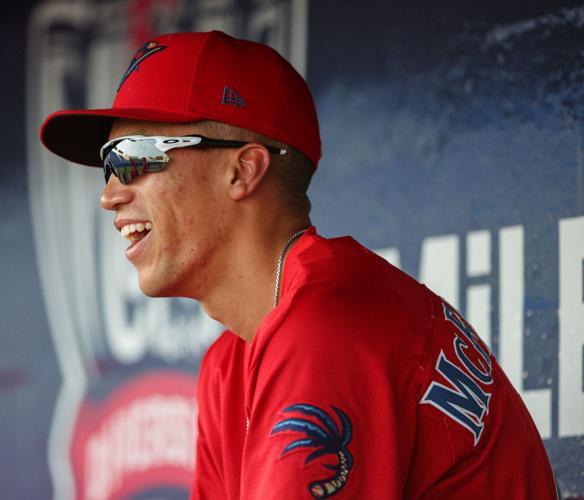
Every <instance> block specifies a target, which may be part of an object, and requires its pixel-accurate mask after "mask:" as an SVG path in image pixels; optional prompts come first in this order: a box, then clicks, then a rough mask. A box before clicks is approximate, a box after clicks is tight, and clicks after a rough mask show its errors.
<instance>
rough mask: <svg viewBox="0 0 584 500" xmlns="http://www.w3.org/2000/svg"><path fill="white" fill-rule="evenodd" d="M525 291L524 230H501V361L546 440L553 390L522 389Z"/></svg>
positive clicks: (549, 429)
mask: <svg viewBox="0 0 584 500" xmlns="http://www.w3.org/2000/svg"><path fill="white" fill-rule="evenodd" d="M524 288H525V272H524V237H523V227H521V226H511V227H504V228H502V229H501V230H500V231H499V362H500V364H501V366H502V367H503V370H504V371H505V373H506V374H507V377H509V380H510V381H511V383H512V384H513V386H514V387H515V389H516V390H517V392H519V394H521V397H522V398H523V401H524V402H525V405H526V406H527V408H528V409H529V412H530V413H531V416H532V418H533V420H534V421H535V424H536V425H537V428H538V429H539V432H540V434H541V436H542V438H544V439H546V438H549V437H550V436H551V389H536V390H531V391H526V390H524V389H523V378H524V377H523V372H524V362H523V361H524V349H523V339H524V329H523V319H524V297H525V292H524Z"/></svg>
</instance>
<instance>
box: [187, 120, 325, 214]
mask: <svg viewBox="0 0 584 500" xmlns="http://www.w3.org/2000/svg"><path fill="white" fill-rule="evenodd" d="M197 125H203V126H204V127H205V128H208V129H209V134H213V137H215V138H217V139H234V140H239V141H249V142H259V143H260V144H265V145H268V146H274V147H276V148H280V149H282V148H283V149H286V151H287V153H286V154H285V155H272V161H271V163H270V169H269V171H268V176H270V177H272V178H273V179H274V180H275V181H276V184H277V185H278V186H279V190H280V195H281V197H282V203H283V206H284V207H285V208H287V209H289V210H291V211H293V212H294V213H305V214H307V215H308V214H309V213H310V208H311V204H310V200H309V198H308V194H307V191H308V187H309V186H310V181H311V180H312V176H313V174H314V164H313V163H312V161H311V160H310V159H309V158H308V157H307V156H306V155H305V154H304V153H301V152H300V151H298V150H297V149H295V148H293V147H290V146H288V145H287V144H284V143H281V142H278V141H275V140H274V139H270V138H269V137H265V136H263V135H261V134H258V133H256V132H253V131H251V130H246V129H243V128H239V127H236V126H234V125H229V124H226V123H221V122H216V121H211V120H205V121H203V122H198V123H197Z"/></svg>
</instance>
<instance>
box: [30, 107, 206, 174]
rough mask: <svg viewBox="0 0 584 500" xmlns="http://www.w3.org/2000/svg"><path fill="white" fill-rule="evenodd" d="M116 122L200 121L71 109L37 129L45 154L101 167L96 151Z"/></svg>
mask: <svg viewBox="0 0 584 500" xmlns="http://www.w3.org/2000/svg"><path fill="white" fill-rule="evenodd" d="M116 118H125V119H128V120H139V121H149V122H172V123H186V122H196V121H200V120H203V119H204V117H203V116H201V115H198V114H195V113H190V114H188V115H186V114H183V113H169V112H160V111H158V110H151V109H143V108H110V109H71V110H63V111H57V112H55V113H52V114H51V115H49V116H48V117H47V119H46V120H45V122H44V123H43V125H42V127H41V133H40V137H41V142H42V143H43V144H44V145H45V146H46V147H47V149H49V151H51V152H53V153H55V154H56V155H58V156H60V157H61V158H64V159H65V160H68V161H71V162H73V163H80V164H81V165H87V166H90V167H101V165H102V161H101V158H100V157H99V150H100V148H101V147H102V146H103V145H104V144H105V143H106V142H107V141H108V139H109V134H110V131H111V128H112V123H113V122H114V120H115V119H116Z"/></svg>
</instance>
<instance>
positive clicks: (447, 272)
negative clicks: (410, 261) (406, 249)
mask: <svg viewBox="0 0 584 500" xmlns="http://www.w3.org/2000/svg"><path fill="white" fill-rule="evenodd" d="M419 277H420V281H421V282H422V283H424V284H425V285H426V286H427V287H428V288H430V289H431V290H433V291H434V292H435V293H437V294H438V295H440V296H441V297H443V298H444V299H446V300H447V301H448V302H450V304H451V305H452V306H453V307H454V308H458V305H459V298H460V295H459V293H460V292H459V288H460V242H459V238H458V236H457V235H455V234H447V235H445V236H432V237H430V238H425V239H424V241H423V242H422V256H421V262H420V274H419Z"/></svg>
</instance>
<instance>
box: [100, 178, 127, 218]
mask: <svg viewBox="0 0 584 500" xmlns="http://www.w3.org/2000/svg"><path fill="white" fill-rule="evenodd" d="M132 197H133V192H132V189H131V188H130V187H128V186H127V185H125V184H122V183H121V182H120V181H119V179H118V178H117V177H115V176H114V175H112V176H110V178H109V180H108V181H107V183H106V185H105V187H104V188H103V191H102V193H101V198H100V203H101V207H102V208H103V209H104V210H115V209H116V207H117V206H118V205H124V204H127V203H129V202H130V201H131V200H132Z"/></svg>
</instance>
